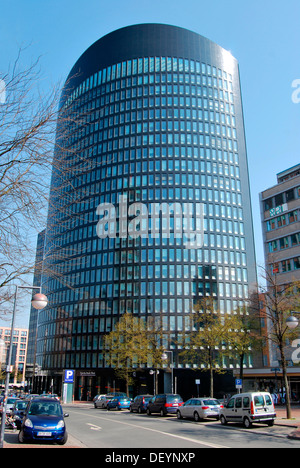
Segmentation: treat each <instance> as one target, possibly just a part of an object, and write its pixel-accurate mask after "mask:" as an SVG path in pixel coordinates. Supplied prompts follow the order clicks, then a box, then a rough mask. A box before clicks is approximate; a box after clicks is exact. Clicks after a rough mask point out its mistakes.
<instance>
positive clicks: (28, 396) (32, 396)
mask: <svg viewBox="0 0 300 468" xmlns="http://www.w3.org/2000/svg"><path fill="white" fill-rule="evenodd" d="M33 398H40V395H38V394H36V393H30V394H29V395H27V399H28V400H32V399H33Z"/></svg>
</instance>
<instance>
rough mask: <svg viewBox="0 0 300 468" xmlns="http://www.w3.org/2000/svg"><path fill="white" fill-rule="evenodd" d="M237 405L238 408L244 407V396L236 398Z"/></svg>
mask: <svg viewBox="0 0 300 468" xmlns="http://www.w3.org/2000/svg"><path fill="white" fill-rule="evenodd" d="M235 407H236V408H241V407H242V398H241V397H238V398H236V400H235Z"/></svg>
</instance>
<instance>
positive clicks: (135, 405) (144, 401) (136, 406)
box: [130, 395, 153, 413]
mask: <svg viewBox="0 0 300 468" xmlns="http://www.w3.org/2000/svg"><path fill="white" fill-rule="evenodd" d="M151 398H153V395H138V396H137V397H135V399H134V400H133V402H132V403H131V405H130V411H131V413H133V412H134V411H137V412H138V413H145V412H146V411H147V407H148V403H149V401H150V400H151Z"/></svg>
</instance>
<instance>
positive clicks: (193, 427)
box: [65, 405, 300, 450]
mask: <svg viewBox="0 0 300 468" xmlns="http://www.w3.org/2000/svg"><path fill="white" fill-rule="evenodd" d="M65 411H67V412H68V413H69V414H70V417H69V418H68V419H66V423H67V429H68V432H69V434H70V436H71V437H72V439H75V440H77V441H80V443H81V446H85V447H87V448H105V449H122V448H126V449H142V448H143V449H155V450H158V449H166V448H167V449H200V448H214V449H217V448H300V441H295V440H290V439H288V438H287V436H288V434H289V433H290V432H291V428H287V427H279V426H274V427H271V428H270V427H267V426H263V425H256V426H253V428H252V429H250V430H246V429H244V428H243V427H241V426H238V425H228V426H222V425H221V424H220V423H219V422H217V421H205V422H200V423H195V422H194V421H188V420H180V421H179V420H177V418H176V417H174V416H167V417H164V418H161V417H159V416H156V415H152V416H147V415H146V414H142V415H139V414H136V413H133V414H132V413H130V412H129V411H121V412H120V411H106V410H101V409H95V408H94V407H93V406H92V405H91V406H89V405H84V406H80V405H78V406H75V405H73V406H69V407H65Z"/></svg>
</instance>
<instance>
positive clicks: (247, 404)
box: [243, 397, 250, 408]
mask: <svg viewBox="0 0 300 468" xmlns="http://www.w3.org/2000/svg"><path fill="white" fill-rule="evenodd" d="M243 407H244V408H250V398H249V397H244V398H243Z"/></svg>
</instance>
